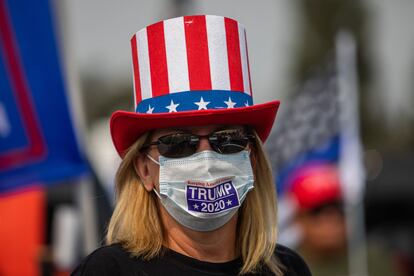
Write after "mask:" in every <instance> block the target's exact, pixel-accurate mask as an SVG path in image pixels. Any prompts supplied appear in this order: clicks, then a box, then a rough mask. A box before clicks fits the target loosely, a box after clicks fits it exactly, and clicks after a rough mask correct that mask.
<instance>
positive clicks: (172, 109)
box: [165, 100, 180, 113]
mask: <svg viewBox="0 0 414 276" xmlns="http://www.w3.org/2000/svg"><path fill="white" fill-rule="evenodd" d="M179 105H180V104H174V101H173V100H171V102H170V105H167V106H166V107H165V108H168V112H169V113H171V112H177V107H178V106H179Z"/></svg>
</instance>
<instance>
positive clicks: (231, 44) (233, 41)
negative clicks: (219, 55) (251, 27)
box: [224, 18, 244, 91]
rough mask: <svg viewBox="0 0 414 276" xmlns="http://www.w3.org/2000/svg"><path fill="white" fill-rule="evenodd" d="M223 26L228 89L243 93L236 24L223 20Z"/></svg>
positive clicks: (226, 19) (228, 19)
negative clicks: (225, 43)
mask: <svg viewBox="0 0 414 276" xmlns="http://www.w3.org/2000/svg"><path fill="white" fill-rule="evenodd" d="M224 24H225V28H226V41H227V56H228V60H229V73H230V89H231V90H232V91H244V87H243V71H242V65H241V56H240V42H239V29H238V26H237V22H236V21H234V20H233V19H230V18H225V19H224Z"/></svg>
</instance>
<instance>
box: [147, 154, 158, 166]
mask: <svg viewBox="0 0 414 276" xmlns="http://www.w3.org/2000/svg"><path fill="white" fill-rule="evenodd" d="M147 157H148V159H149V160H151V161H152V162H154V163H155V164H157V165H158V166H159V165H160V162H158V161H157V160H155V159H154V158H153V157H152V156H151V155H149V154H147Z"/></svg>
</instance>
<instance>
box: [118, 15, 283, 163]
mask: <svg viewBox="0 0 414 276" xmlns="http://www.w3.org/2000/svg"><path fill="white" fill-rule="evenodd" d="M131 47H132V64H133V80H134V100H135V112H128V111H116V112H115V113H113V114H112V117H111V134H112V139H113V142H114V145H115V148H116V150H117V151H118V153H119V154H120V156H121V157H122V156H123V154H124V153H125V151H126V150H127V149H128V148H129V146H131V145H132V144H133V143H134V142H135V141H136V139H137V138H139V136H140V135H142V134H144V133H145V132H147V131H149V130H153V129H160V128H171V127H172V128H173V127H180V126H200V125H210V124H231V125H249V126H251V127H253V128H254V129H255V130H256V131H257V133H258V135H259V136H260V138H261V139H262V141H265V140H266V138H267V136H268V135H269V132H270V130H271V128H272V125H273V121H274V119H275V116H276V112H277V109H278V107H279V101H272V102H269V103H265V104H258V105H254V104H253V97H252V95H253V93H252V85H251V81H250V67H249V60H248V51H247V39H246V32H245V29H244V27H243V26H242V25H241V24H239V23H238V22H237V21H235V20H233V19H230V18H226V17H221V16H214V15H196V16H184V17H178V18H173V19H168V20H165V21H161V22H158V23H155V24H153V25H150V26H148V27H146V28H144V29H142V30H140V31H138V32H137V33H136V34H134V35H133V37H132V39H131Z"/></svg>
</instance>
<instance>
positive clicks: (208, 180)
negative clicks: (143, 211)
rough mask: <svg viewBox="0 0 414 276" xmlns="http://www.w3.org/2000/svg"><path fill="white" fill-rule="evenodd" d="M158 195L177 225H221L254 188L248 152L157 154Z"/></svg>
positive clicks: (204, 227) (211, 227)
mask: <svg viewBox="0 0 414 276" xmlns="http://www.w3.org/2000/svg"><path fill="white" fill-rule="evenodd" d="M148 157H149V158H150V159H151V160H152V161H153V162H155V163H157V164H158V165H159V166H160V179H159V183H160V191H159V192H158V191H157V190H155V189H154V192H155V193H156V194H157V196H158V197H159V198H160V201H161V204H162V205H163V206H164V207H165V209H166V210H167V212H168V213H169V214H170V215H171V216H172V217H173V218H174V219H176V220H177V221H178V222H179V223H180V224H182V225H184V226H185V227H188V228H190V229H193V230H196V231H211V230H215V229H217V228H219V227H221V226H223V225H224V224H225V223H226V222H228V221H229V220H230V219H231V218H232V217H233V215H234V214H235V213H236V212H237V210H238V208H239V207H240V206H241V204H242V202H243V201H244V199H245V198H246V195H247V193H248V192H249V191H250V190H251V189H253V182H254V177H253V171H252V166H251V164H250V158H249V152H248V151H246V150H243V151H241V152H239V153H234V154H220V153H217V152H214V151H202V152H199V153H196V154H193V155H191V156H189V157H184V158H167V157H163V156H160V158H159V162H157V161H156V160H154V159H153V158H152V157H151V156H148Z"/></svg>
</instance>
